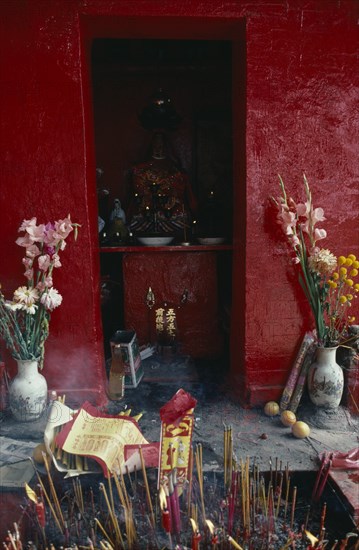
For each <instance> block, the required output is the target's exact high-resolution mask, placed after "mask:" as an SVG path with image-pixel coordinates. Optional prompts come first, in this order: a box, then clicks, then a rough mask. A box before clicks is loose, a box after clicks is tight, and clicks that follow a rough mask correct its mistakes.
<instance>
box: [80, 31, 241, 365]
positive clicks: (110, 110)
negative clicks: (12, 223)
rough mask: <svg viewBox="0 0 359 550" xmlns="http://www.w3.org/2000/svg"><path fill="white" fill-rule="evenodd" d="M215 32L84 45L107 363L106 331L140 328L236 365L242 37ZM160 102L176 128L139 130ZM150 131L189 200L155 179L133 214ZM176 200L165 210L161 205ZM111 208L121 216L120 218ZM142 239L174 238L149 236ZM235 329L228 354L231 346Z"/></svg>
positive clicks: (142, 337) (177, 347)
mask: <svg viewBox="0 0 359 550" xmlns="http://www.w3.org/2000/svg"><path fill="white" fill-rule="evenodd" d="M162 24H163V22H162V23H161V25H160V27H161V28H162V29H163V25H162ZM237 30H238V29H237ZM192 31H193V29H192ZM211 32H213V29H212V31H211V29H208V25H207V28H206V32H205V36H203V37H202V36H201V32H199V33H195V34H192V35H191V34H190V35H188V34H187V32H186V35H185V34H183V35H182V36H180V37H179V36H178V34H179V33H178V28H177V31H176V33H175V34H177V36H174V37H173V38H167V35H168V34H171V33H169V32H168V29H167V30H166V33H163V30H162V31H161V32H159V33H158V35H159V36H158V37H157V36H156V38H154V37H153V34H152V36H151V37H149V38H143V39H138V38H136V37H132V36H130V37H129V36H128V34H129V33H128V30H127V32H126V33H125V35H127V36H126V37H125V38H124V37H122V36H121V33H120V32H117V33H116V34H117V37H116V38H113V34H114V33H111V35H112V36H111V38H110V37H107V36H106V35H107V34H108V33H104V37H103V38H102V37H101V38H96V39H93V40H89V43H88V47H90V52H91V60H90V63H91V90H92V96H93V131H94V142H95V151H94V153H95V168H96V175H97V177H96V179H97V190H96V192H97V196H98V212H99V224H101V225H99V245H100V248H99V250H100V264H101V276H102V283H101V300H102V323H103V331H104V339H105V356H106V357H107V358H108V357H109V355H110V346H109V340H110V338H111V336H112V335H113V333H114V332H115V331H116V330H121V329H126V330H134V331H135V332H136V334H137V336H138V339H139V343H140V345H146V344H151V345H157V344H159V343H161V341H162V349H164V348H167V347H168V348H170V349H171V353H172V352H175V353H176V352H177V353H179V354H184V355H188V356H190V357H193V358H195V359H198V360H200V361H202V360H203V359H209V360H212V359H218V358H219V359H220V360H221V367H219V368H220V369H222V368H223V362H225V363H226V367H227V366H229V364H230V363H232V369H233V366H234V364H235V366H234V368H235V370H236V371H237V372H238V370H240V369H241V351H240V350H238V343H239V337H238V335H239V334H240V335H241V336H240V338H241V337H242V333H243V330H244V329H243V327H244V311H243V308H242V307H241V304H243V303H244V292H245V289H244V285H243V284H238V281H240V280H241V276H240V274H241V271H242V268H241V265H242V266H243V263H242V262H241V261H239V258H240V256H241V254H242V253H243V251H242V250H240V248H239V242H240V241H239V238H238V236H239V234H242V235H244V230H243V227H242V226H243V224H244V211H245V205H244V202H243V197H244V196H245V191H244V181H245V178H244V173H245V163H244V159H245V155H244V136H243V132H244V124H245V123H244V86H245V59H244V54H243V51H244V48H243V40H242V37H243V33H242V32H240V33H239V34H238V33H236V38H237V37H238V36H240V37H241V39H239V40H233V23H232V29H231V30H230V32H228V28H226V25H223V24H222V28H221V25H220V28H219V29H217V31H216V32H215V33H214V35H215V39H213V38H212V37H211V36H210V35H211ZM133 34H135V33H133ZM196 34H197V36H198V39H197V36H196V39H195V40H194V39H193V38H192V36H195V35H196ZM164 35H165V36H166V38H164V37H163V36H164ZM96 36H98V33H96ZM234 60H235V61H236V63H235V66H236V71H235V72H234V71H233V67H234ZM239 67H240V68H241V69H240V71H239ZM162 100H163V103H164V104H165V105H166V102H167V106H168V104H170V109H171V115H173V116H174V117H175V118H176V123H175V124H174V127H166V128H165V129H164V131H163V128H162V126H161V124H158V123H157V122H155V123H154V124H153V125H152V126H151V125H148V124H147V126H146V123H144V120H143V113H144V112H146V109H147V113H148V108H151V106H153V105H158V104H160V103H161V101H162ZM158 126H160V130H161V132H163V133H164V135H165V139H166V148H167V151H169V155H168V156H169V157H170V158H171V161H173V162H174V163H175V166H176V173H177V172H178V173H180V174H181V175H184V177H185V178H186V182H187V183H186V185H187V184H188V186H189V188H190V194H191V196H192V198H191V199H190V198H189V195H188V192H187V195H186V196H185V197H184V198H183V200H182V196H181V197H180V198H178V196H175V193H174V194H173V196H170V197H165V198H164V194H165V193H164V192H163V189H164V188H165V189H166V185H165V186H164V187H162V188H161V189H160V190H159V191H158V189H157V181H156V182H155V181H153V182H152V183H153V187H154V188H155V193H154V192H153V188H152V187H151V188H150V193H149V194H148V197H149V198H148V197H147V199H148V202H147V207H146V208H147V210H148V211H147V213H146V210H143V211H142V212H141V215H142V217H140V218H139V217H138V209H137V217H136V210H135V209H136V207H138V205H139V204H141V205H142V204H144V201H143V197H144V195H145V193H144V192H143V189H142V188H140V191H139V189H138V188H136V187H135V186H134V173H135V174H136V173H137V172H136V170H137V171H138V168H137V167H140V170H142V169H143V168H142V167H143V166H144V163H147V162H149V163H150V166H151V168H152V164H151V162H152V158H153V157H151V154H150V150H151V139H152V138H153V134H154V132H156V131H157V130H158ZM234 182H235V183H234ZM155 186H156V187H155ZM115 201H116V202H115ZM136 201H137V202H136ZM161 201H162V202H161ZM191 201H192V202H191ZM175 202H177V205H176V207H175V208H173V209H172V210H171V212H170V213H169V209H167V210H166V207H167V204H173V203H175ZM116 206H117V207H120V209H121V211H122V213H123V214H120V215H118V216H117V218H116ZM176 208H177V210H176ZM118 212H120V210H119V211H118ZM173 212H176V214H175V215H174V214H173ZM121 216H122V219H121ZM114 220H117V221H116V222H115V223H114ZM138 220H139V221H138ZM158 220H160V223H159V222H158ZM176 224H177V225H176ZM166 227H169V228H170V229H169V230H168V233H166ZM121 228H122V229H123V231H122V229H121ZM158 228H160V229H159V230H158ZM146 231H147V233H146ZM156 231H158V234H157V233H156ZM147 237H148V238H150V239H151V238H156V239H157V237H159V238H163V237H166V240H167V237H171V239H170V241H169V242H168V243H167V242H166V243H163V242H162V241H160V242H146V238H147ZM141 238H144V239H145V240H141ZM242 280H243V279H242ZM233 281H237V284H235V285H234V284H233ZM151 292H152V293H153V299H154V301H153V304H150V303H149V295H150V293H151ZM150 301H151V300H150ZM168 320H169V321H168ZM164 327H165V328H164ZM169 327H170V328H169ZM233 333H235V337H234V338H235V339H236V346H235V347H236V356H235V357H234V356H233V353H232V354H231V351H230V348H231V340H232V342H233ZM167 351H168V350H167Z"/></svg>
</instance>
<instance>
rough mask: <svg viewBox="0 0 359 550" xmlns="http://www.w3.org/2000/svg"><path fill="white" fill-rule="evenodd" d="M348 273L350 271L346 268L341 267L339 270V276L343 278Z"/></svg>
mask: <svg viewBox="0 0 359 550" xmlns="http://www.w3.org/2000/svg"><path fill="white" fill-rule="evenodd" d="M347 272H348V270H347V268H346V267H341V268H340V269H339V274H340V276H341V277H343V276H344V275H346V274H347Z"/></svg>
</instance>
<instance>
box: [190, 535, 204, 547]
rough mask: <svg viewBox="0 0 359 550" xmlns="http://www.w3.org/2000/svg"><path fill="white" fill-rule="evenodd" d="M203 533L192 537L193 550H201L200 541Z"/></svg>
mask: <svg viewBox="0 0 359 550" xmlns="http://www.w3.org/2000/svg"><path fill="white" fill-rule="evenodd" d="M201 538H202V537H201V533H200V532H199V531H197V532H196V533H193V535H192V550H198V548H199V541H200V540H201Z"/></svg>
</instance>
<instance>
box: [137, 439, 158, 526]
mask: <svg viewBox="0 0 359 550" xmlns="http://www.w3.org/2000/svg"><path fill="white" fill-rule="evenodd" d="M139 450H140V458H141V466H142V473H143V479H144V482H145V487H146V495H147V503H148V508H149V510H150V515H151V523H152V527H155V516H154V513H153V507H152V501H151V495H150V488H149V486H148V480H147V473H146V465H145V461H144V458H143V452H142V447H141V446H140V447H139Z"/></svg>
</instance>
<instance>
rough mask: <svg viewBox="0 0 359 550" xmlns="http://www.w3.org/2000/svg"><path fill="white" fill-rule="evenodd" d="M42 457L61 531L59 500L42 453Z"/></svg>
mask: <svg viewBox="0 0 359 550" xmlns="http://www.w3.org/2000/svg"><path fill="white" fill-rule="evenodd" d="M42 457H43V459H44V464H45V468H46V472H47V477H48V479H49V485H50V491H51V494H52V498H53V499H54V503H55V507H56V510H57V513H58V516H59V518H60V520H61V528H62V530H63V528H64V516H63V515H62V510H61V506H60V502H59V499H58V497H57V493H56V489H55V485H54V482H53V479H52V476H51V472H50V467H49V463H48V461H47V455H46V453H42Z"/></svg>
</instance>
